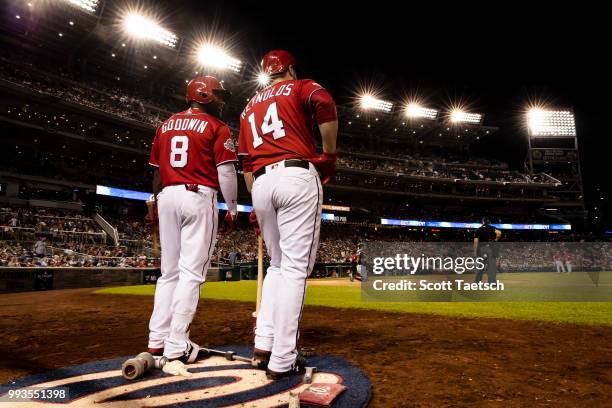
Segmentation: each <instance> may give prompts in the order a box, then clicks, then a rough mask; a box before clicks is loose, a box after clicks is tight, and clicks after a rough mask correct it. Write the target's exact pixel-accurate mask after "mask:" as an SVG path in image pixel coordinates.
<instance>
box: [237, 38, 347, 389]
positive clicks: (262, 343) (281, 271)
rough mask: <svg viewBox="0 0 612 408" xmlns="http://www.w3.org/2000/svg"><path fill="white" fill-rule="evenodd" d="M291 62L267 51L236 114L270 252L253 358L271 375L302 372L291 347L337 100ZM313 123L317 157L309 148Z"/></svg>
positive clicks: (330, 158) (332, 162)
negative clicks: (256, 81)
mask: <svg viewBox="0 0 612 408" xmlns="http://www.w3.org/2000/svg"><path fill="white" fill-rule="evenodd" d="M294 67H295V58H294V57H293V56H292V55H291V54H289V53H288V52H286V51H282V50H275V51H270V52H269V53H268V54H266V55H265V56H264V58H263V61H262V69H263V71H264V72H265V73H266V74H267V75H270V78H271V84H270V85H269V86H268V87H267V88H265V89H263V90H261V91H259V92H257V94H256V95H255V96H253V97H252V98H251V99H250V101H249V103H248V104H247V106H246V107H245V109H244V111H243V112H242V114H241V116H240V137H239V154H240V155H242V156H243V169H244V176H245V181H246V184H247V188H248V189H249V191H251V193H252V198H253V208H254V212H253V213H252V214H251V221H252V222H253V223H257V222H258V223H259V227H260V230H261V232H262V234H263V238H264V241H265V243H266V248H267V249H268V253H269V255H270V258H271V260H270V267H269V268H268V270H267V274H266V277H265V280H264V284H263V292H262V299H261V306H260V310H259V313H258V315H257V325H256V330H255V351H254V356H253V357H254V358H255V359H256V360H258V361H259V362H260V366H265V367H266V368H267V370H266V374H267V376H268V378H270V379H278V378H282V377H284V376H286V375H289V374H292V373H296V372H301V371H303V368H304V365H305V360H304V359H303V358H302V357H301V356H298V352H297V347H296V345H297V338H298V325H299V321H300V317H301V313H302V307H303V304H304V295H305V291H306V278H307V277H308V275H309V274H310V273H311V272H312V268H313V265H314V261H315V257H316V252H317V247H318V245H319V229H320V225H321V205H322V201H323V190H322V188H321V179H322V180H324V183H325V182H328V181H329V180H330V179H331V177H332V175H333V173H334V172H335V169H336V137H337V133H338V120H337V115H336V105H335V103H334V101H333V99H332V97H331V95H330V94H329V93H328V92H327V91H326V90H325V89H324V88H323V87H322V86H321V85H319V84H318V83H316V82H314V81H313V80H310V79H297V76H296V73H295V68H294ZM315 123H316V124H317V125H318V127H319V130H320V133H321V137H322V142H323V154H321V155H318V154H317V153H316V150H315V139H314V134H313V126H314V124H315ZM317 170H318V171H319V172H320V173H321V179H320V178H319V174H318V172H317Z"/></svg>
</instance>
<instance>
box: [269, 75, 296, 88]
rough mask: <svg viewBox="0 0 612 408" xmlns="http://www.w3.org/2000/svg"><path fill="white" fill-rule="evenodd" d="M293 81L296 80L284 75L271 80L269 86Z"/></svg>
mask: <svg viewBox="0 0 612 408" xmlns="http://www.w3.org/2000/svg"><path fill="white" fill-rule="evenodd" d="M295 79H296V78H294V77H293V76H291V75H289V74H285V75H283V76H279V77H276V78H274V79H273V80H272V83H270V86H272V85H276V84H278V83H279V82H285V81H293V80H295Z"/></svg>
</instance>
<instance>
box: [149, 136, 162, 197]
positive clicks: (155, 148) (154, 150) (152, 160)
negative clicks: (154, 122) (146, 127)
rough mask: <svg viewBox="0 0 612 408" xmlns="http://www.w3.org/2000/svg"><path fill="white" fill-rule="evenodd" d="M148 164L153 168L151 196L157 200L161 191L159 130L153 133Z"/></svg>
mask: <svg viewBox="0 0 612 408" xmlns="http://www.w3.org/2000/svg"><path fill="white" fill-rule="evenodd" d="M149 164H150V165H151V166H153V167H155V170H154V171H153V185H152V186H151V187H152V188H153V195H154V196H155V200H157V195H158V194H159V192H160V191H161V190H162V184H161V177H160V175H159V129H157V132H156V133H155V138H154V139H153V144H152V145H151V156H150V157H149Z"/></svg>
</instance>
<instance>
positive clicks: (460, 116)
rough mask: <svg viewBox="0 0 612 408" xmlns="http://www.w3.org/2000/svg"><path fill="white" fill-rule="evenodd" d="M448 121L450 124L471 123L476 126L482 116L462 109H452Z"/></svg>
mask: <svg viewBox="0 0 612 408" xmlns="http://www.w3.org/2000/svg"><path fill="white" fill-rule="evenodd" d="M450 121H451V122H452V123H471V124H475V125H478V124H480V123H481V122H482V114H480V113H470V112H465V111H464V110H462V109H453V110H452V111H451V112H450Z"/></svg>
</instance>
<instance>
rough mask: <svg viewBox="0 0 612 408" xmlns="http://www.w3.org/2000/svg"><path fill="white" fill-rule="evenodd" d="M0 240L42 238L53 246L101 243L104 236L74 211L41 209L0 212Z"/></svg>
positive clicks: (13, 209)
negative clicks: (51, 242)
mask: <svg viewBox="0 0 612 408" xmlns="http://www.w3.org/2000/svg"><path fill="white" fill-rule="evenodd" d="M0 237H1V238H2V239H14V240H33V239H35V238H36V237H45V238H48V239H50V240H52V241H54V242H64V243H91V244H93V243H96V242H104V241H105V239H106V234H105V233H104V231H102V230H101V229H100V227H99V226H98V225H97V224H96V223H95V221H93V220H92V219H91V218H88V217H84V216H82V215H81V214H78V213H76V212H74V211H64V210H53V209H44V208H35V209H33V208H23V207H22V208H18V207H3V208H0Z"/></svg>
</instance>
